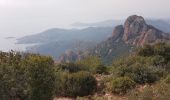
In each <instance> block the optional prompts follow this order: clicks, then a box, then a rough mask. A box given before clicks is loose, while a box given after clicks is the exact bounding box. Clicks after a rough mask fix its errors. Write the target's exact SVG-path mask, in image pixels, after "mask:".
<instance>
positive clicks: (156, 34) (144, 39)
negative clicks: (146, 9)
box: [112, 15, 170, 46]
mask: <svg viewBox="0 0 170 100" xmlns="http://www.w3.org/2000/svg"><path fill="white" fill-rule="evenodd" d="M167 37H168V38H167ZM169 37H170V35H169V34H168V33H164V32H162V31H160V30H158V29H156V28H155V27H153V26H151V25H147V24H146V22H145V19H144V18H143V17H142V16H137V15H132V16H130V17H128V18H127V20H126V21H125V23H124V26H123V25H119V26H117V27H115V29H114V31H113V34H112V40H118V39H119V38H121V39H122V40H123V41H124V42H125V43H126V44H132V45H139V46H140V45H144V44H147V43H154V42H156V41H162V40H168V41H169V39H170V38H169Z"/></svg>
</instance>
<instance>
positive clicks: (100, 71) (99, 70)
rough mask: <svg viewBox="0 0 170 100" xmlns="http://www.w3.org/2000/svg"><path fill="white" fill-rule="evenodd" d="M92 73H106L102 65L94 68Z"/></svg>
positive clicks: (105, 68)
mask: <svg viewBox="0 0 170 100" xmlns="http://www.w3.org/2000/svg"><path fill="white" fill-rule="evenodd" d="M92 72H93V73H94V74H106V73H107V67H105V66H103V65H98V66H96V67H94V69H93V70H92Z"/></svg>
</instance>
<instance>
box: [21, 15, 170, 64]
mask: <svg viewBox="0 0 170 100" xmlns="http://www.w3.org/2000/svg"><path fill="white" fill-rule="evenodd" d="M111 21H112V20H107V21H103V22H97V23H77V24H76V25H77V26H79V25H80V26H86V27H88V26H92V27H88V28H83V29H59V28H54V29H49V30H46V31H44V32H41V33H38V34H35V35H30V36H25V37H22V38H20V39H18V43H19V44H32V43H33V44H37V45H34V46H31V47H27V51H29V52H33V53H40V54H45V55H51V56H53V57H54V58H56V59H58V61H75V60H77V59H82V58H84V56H86V55H99V56H101V57H102V58H103V60H104V61H105V62H107V61H109V62H110V61H111V60H113V59H115V58H117V57H119V56H121V55H124V54H129V52H131V50H132V48H134V47H135V46H142V45H144V44H146V43H155V42H158V41H169V34H168V33H166V31H168V30H170V28H168V27H170V25H169V24H168V23H167V22H165V21H163V20H148V19H147V20H145V19H144V18H143V17H141V16H137V15H133V16H130V17H128V18H127V20H126V21H125V23H124V25H118V26H117V24H119V23H120V24H122V23H123V21H121V20H118V21H116V20H115V21H114V22H111ZM148 23H149V24H148ZM150 24H151V25H150ZM153 24H155V26H156V27H153V26H154V25H153ZM113 27H115V29H114V28H113ZM113 29H114V30H113ZM164 29H165V32H163V31H164ZM161 30H163V31H161ZM108 38H109V39H108Z"/></svg>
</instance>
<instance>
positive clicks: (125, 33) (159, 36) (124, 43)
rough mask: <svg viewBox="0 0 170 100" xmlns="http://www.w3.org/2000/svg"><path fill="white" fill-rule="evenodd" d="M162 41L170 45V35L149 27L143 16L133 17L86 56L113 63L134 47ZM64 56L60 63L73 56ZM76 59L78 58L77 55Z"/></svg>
mask: <svg viewBox="0 0 170 100" xmlns="http://www.w3.org/2000/svg"><path fill="white" fill-rule="evenodd" d="M160 41H164V42H166V43H170V33H165V32H163V31H161V30H159V29H157V28H155V27H154V26H152V25H148V24H147V23H146V21H145V19H144V18H143V17H142V16H137V15H132V16H129V17H128V18H127V19H126V21H125V23H124V25H118V26H116V27H115V29H114V31H113V33H112V36H111V37H110V38H109V39H107V40H106V41H103V42H101V43H99V44H98V45H97V46H95V47H94V48H92V49H90V50H89V51H86V52H85V53H86V55H98V56H100V57H101V58H102V59H103V61H104V62H105V63H111V61H112V60H113V59H115V58H118V57H120V56H123V55H127V54H129V53H130V52H132V50H133V48H134V47H137V46H143V45H144V44H154V43H156V42H160ZM72 54H74V53H72ZM84 55H85V54H82V57H81V56H77V57H79V58H77V59H81V58H84ZM64 56H65V59H60V61H62V60H65V61H69V59H67V58H70V56H72V55H70V54H69V55H68V57H67V55H64ZM74 57H76V56H75V54H74ZM61 58H62V57H61ZM72 58H73V56H72ZM74 59H76V58H74ZM72 60H73V59H72ZM72 60H70V61H72Z"/></svg>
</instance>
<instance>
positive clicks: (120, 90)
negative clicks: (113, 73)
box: [108, 77, 135, 94]
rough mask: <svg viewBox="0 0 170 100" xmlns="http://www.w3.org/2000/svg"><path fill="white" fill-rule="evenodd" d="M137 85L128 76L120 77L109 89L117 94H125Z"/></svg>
mask: <svg viewBox="0 0 170 100" xmlns="http://www.w3.org/2000/svg"><path fill="white" fill-rule="evenodd" d="M133 87H135V82H134V81H133V80H132V79H130V78H128V77H119V78H116V79H114V80H113V81H112V82H111V83H110V86H109V87H108V89H109V90H110V91H111V92H112V93H115V94H125V93H127V91H128V90H130V89H132V88H133Z"/></svg>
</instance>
